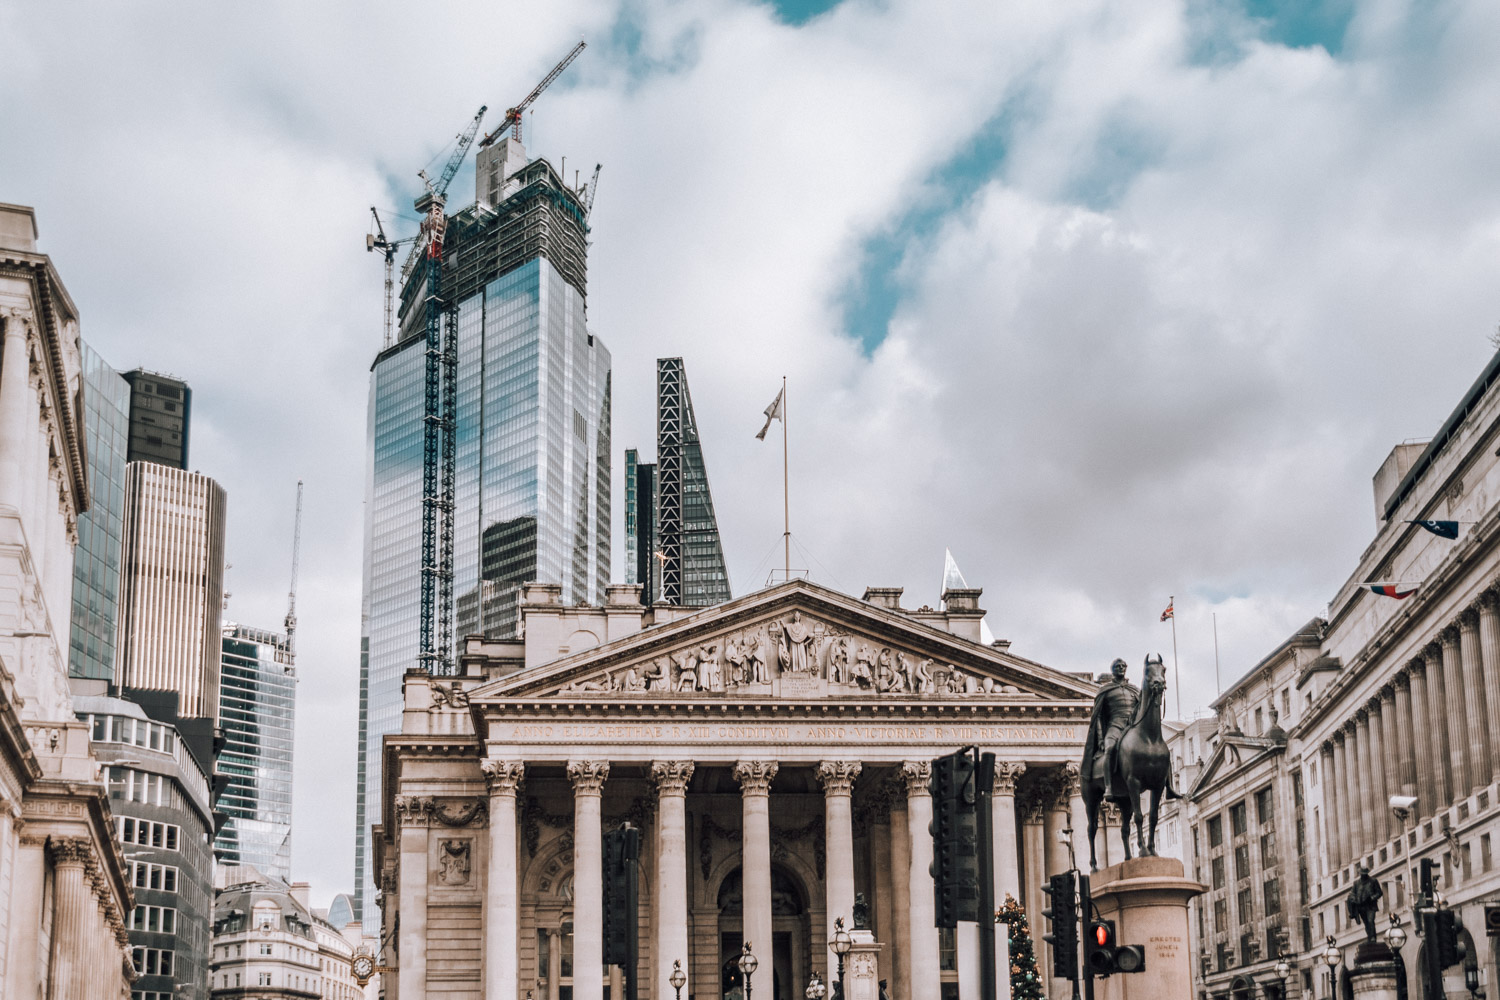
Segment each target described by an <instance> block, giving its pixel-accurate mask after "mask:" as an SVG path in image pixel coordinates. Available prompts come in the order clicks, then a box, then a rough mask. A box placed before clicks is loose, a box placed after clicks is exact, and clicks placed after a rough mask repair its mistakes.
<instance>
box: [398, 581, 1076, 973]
mask: <svg viewBox="0 0 1500 1000" xmlns="http://www.w3.org/2000/svg"><path fill="white" fill-rule="evenodd" d="M970 593H971V594H972V595H973V596H972V597H967V599H968V601H969V603H970V607H973V605H974V604H976V603H977V601H975V600H974V599H975V598H977V592H970ZM529 596H535V595H529ZM866 596H867V598H868V597H869V596H870V595H869V593H867V595H866ZM966 596H967V595H965V594H956V595H954V594H952V592H950V600H949V606H950V608H953V609H954V610H956V611H961V612H962V611H967V610H969V609H968V608H963V607H962V603H963V601H964V600H965V599H966ZM955 605H957V607H955ZM549 610H550V609H548V608H541V609H538V607H536V602H532V603H528V605H527V606H526V608H525V611H526V613H527V615H528V619H527V620H528V631H527V635H528V642H527V645H528V646H529V645H530V644H531V643H532V642H534V641H537V640H541V639H543V638H544V637H545V636H546V635H547V633H548V626H547V625H539V626H533V625H532V624H531V623H532V622H537V621H545V620H546V618H547V617H548V611H549ZM567 610H568V611H570V612H572V611H577V610H578V609H567ZM975 610H977V608H975ZM980 614H982V612H980ZM793 615H795V616H796V624H797V626H799V627H798V628H797V629H787V628H786V627H785V624H784V623H786V622H789V621H791V620H792V616H793ZM957 617H959V618H960V620H961V621H964V622H967V621H970V620H972V621H973V622H974V623H975V625H976V627H977V618H973V617H972V615H962V614H961V615H959V616H957ZM574 624H576V623H574ZM947 624H948V622H947V620H946V617H945V613H943V612H931V611H923V612H907V611H903V610H900V609H899V608H897V607H891V606H886V605H880V604H876V603H874V602H872V601H870V600H868V599H867V600H864V601H859V600H855V599H853V598H850V597H847V596H846V595H841V594H836V593H835V592H832V591H828V590H826V589H824V588H820V587H817V586H816V585H813V584H809V583H806V582H802V581H795V582H793V583H790V584H784V585H782V586H780V587H776V588H772V589H771V590H768V591H763V592H761V593H759V594H755V595H750V596H749V597H746V598H742V599H740V600H739V601H735V602H730V603H729V604H726V605H721V606H719V607H716V608H709V609H705V610H702V611H699V612H696V613H695V614H692V615H684V616H682V617H681V618H680V619H679V620H675V621H669V622H662V623H661V624H658V625H656V626H655V627H647V628H645V629H638V630H636V631H634V632H632V633H629V634H627V635H624V636H621V637H620V638H618V639H616V640H613V641H605V642H603V643H600V644H598V645H595V646H591V647H589V648H588V649H586V650H583V651H580V652H577V653H570V654H567V655H565V656H564V657H562V658H559V659H556V660H553V661H544V662H538V663H536V664H535V665H534V666H530V667H525V666H520V664H521V663H524V661H525V660H529V659H530V658H531V655H530V654H531V650H530V649H527V650H525V651H522V650H520V649H515V648H502V647H514V646H519V645H520V644H499V643H483V642H480V641H479V640H470V642H469V644H468V647H467V655H466V656H465V657H464V665H465V673H464V676H463V677H461V678H457V679H452V680H450V679H437V678H426V677H424V676H420V675H412V676H409V677H408V680H407V695H406V712H405V725H404V727H403V732H402V733H401V734H400V735H399V736H391V737H387V743H386V746H387V752H386V775H385V786H386V789H387V795H388V796H389V801H390V805H391V808H390V810H389V811H388V812H387V813H386V815H389V816H392V817H394V818H395V819H396V821H397V824H399V825H393V826H392V827H390V828H387V829H386V830H383V831H380V835H379V836H378V838H377V839H378V842H379V844H380V850H379V853H378V859H379V862H380V864H381V869H382V873H383V878H382V885H383V887H386V892H385V893H384V897H383V899H382V905H383V908H384V912H385V919H386V921H387V923H388V924H390V923H392V922H393V920H394V917H395V915H396V913H397V912H399V913H400V926H401V933H400V941H401V947H400V955H399V958H398V962H399V967H400V969H401V972H400V974H399V978H400V985H401V996H402V998H403V1000H409V998H411V997H417V996H426V995H428V993H429V992H433V993H436V992H437V991H436V990H435V987H436V985H437V978H436V977H438V976H441V977H442V979H443V982H444V984H445V985H444V993H445V995H448V994H451V995H463V996H473V997H476V998H477V997H481V996H482V997H485V998H487V1000H521V998H524V997H525V996H526V994H527V992H528V991H530V992H531V993H532V995H533V997H534V998H535V1000H602V998H603V997H605V996H609V997H610V998H611V1000H617V998H618V997H619V996H620V993H619V985H618V981H617V980H615V981H612V980H611V978H610V974H609V972H608V971H607V970H605V969H603V967H602V964H601V956H600V951H599V931H598V928H599V924H600V919H601V913H602V880H601V871H602V868H601V841H602V833H603V831H604V830H607V829H612V828H615V827H617V826H619V825H620V824H621V823H622V822H626V821H629V822H632V823H634V824H635V825H636V826H637V827H639V828H640V829H641V830H642V832H643V835H642V852H641V854H642V857H641V877H640V886H641V891H640V895H641V926H640V934H639V938H640V942H641V970H640V995H641V996H642V997H643V998H652V1000H655V998H662V997H666V998H672V997H674V992H673V990H672V987H671V986H670V984H669V976H670V975H671V972H672V968H673V962H674V961H680V962H681V963H682V969H683V971H684V973H685V974H686V975H687V985H686V986H684V987H683V989H682V996H683V997H684V998H688V997H695V998H698V1000H705V998H710V997H712V998H718V997H722V996H723V995H724V994H725V993H726V992H728V991H730V990H731V989H733V988H734V987H735V986H736V985H737V984H738V982H739V980H738V974H737V972H733V971H732V966H733V960H734V959H735V958H736V957H737V956H738V955H739V952H740V948H741V945H742V943H744V942H745V941H749V942H750V944H751V947H752V949H753V950H754V952H755V954H756V956H757V958H758V959H759V970H758V971H757V972H756V974H755V979H754V987H755V995H756V996H757V997H763V998H766V1000H793V998H797V997H801V996H802V991H803V988H804V987H805V986H806V984H807V981H808V977H809V976H810V974H811V973H812V972H813V971H817V972H818V973H819V974H820V975H821V976H822V977H823V978H824V980H825V981H828V980H829V978H830V972H831V970H830V968H829V965H830V961H829V959H830V954H829V950H828V946H827V942H828V940H829V935H830V933H831V927H832V924H833V920H834V919H835V918H836V917H843V918H844V920H845V923H846V924H852V916H853V908H854V901H855V896H856V894H862V895H863V896H864V897H865V899H866V901H867V902H868V904H869V909H870V913H871V921H870V922H871V928H870V929H871V931H872V932H873V933H874V935H875V937H876V939H877V940H878V941H879V942H880V943H881V945H882V946H883V952H882V957H881V976H882V978H885V979H887V980H888V982H889V984H890V990H889V992H890V995H891V996H892V997H893V998H906V997H910V998H912V1000H939V998H940V997H941V996H942V987H943V983H944V982H945V981H948V980H953V979H956V970H954V969H953V968H952V964H953V963H952V947H953V945H952V941H951V938H948V937H945V936H942V935H940V934H939V933H938V931H937V929H936V928H934V927H933V887H932V878H931V875H930V874H929V872H928V865H929V863H930V861H931V839H930V836H929V835H928V831H927V823H928V821H929V819H930V816H931V800H930V798H929V793H928V790H927V781H928V778H929V761H930V760H931V759H932V758H933V757H935V756H938V755H940V754H944V753H948V752H951V751H952V750H954V749H956V748H958V747H962V746H968V745H977V746H979V747H981V748H982V749H984V750H989V751H993V752H995V753H996V754H997V756H998V757H999V759H1000V761H1001V762H1002V766H1001V767H1000V769H999V770H1000V779H999V780H998V781H997V788H996V795H995V804H994V814H995V817H996V819H997V821H998V830H999V832H998V833H997V836H996V838H995V840H996V881H997V888H998V889H999V890H1000V891H1001V892H1002V893H1004V892H1009V893H1012V894H1019V895H1021V896H1022V897H1023V898H1024V899H1025V901H1026V903H1027V905H1028V907H1029V908H1032V909H1035V908H1038V907H1039V904H1037V903H1036V901H1035V896H1036V893H1035V890H1034V889H1031V890H1029V891H1028V889H1029V887H1030V886H1031V884H1032V883H1040V881H1041V878H1042V877H1043V874H1044V872H1045V871H1047V870H1050V869H1049V867H1048V866H1049V861H1055V860H1056V858H1055V857H1049V855H1050V854H1051V852H1053V850H1054V848H1053V847H1052V846H1051V844H1050V842H1051V841H1055V839H1056V838H1055V836H1054V837H1050V838H1048V837H1045V836H1044V835H1043V827H1044V824H1048V823H1050V822H1051V821H1052V818H1053V817H1057V816H1066V815H1068V814H1069V813H1070V811H1071V810H1073V809H1074V807H1075V801H1074V800H1075V799H1076V795H1077V783H1076V774H1077V769H1076V766H1075V764H1074V762H1075V761H1076V760H1077V758H1078V756H1079V752H1080V749H1081V746H1082V742H1083V737H1084V733H1085V729H1086V726H1087V721H1088V713H1089V710H1090V707H1091V704H1092V696H1093V695H1092V693H1093V689H1094V686H1093V684H1092V683H1091V682H1089V681H1087V680H1083V679H1080V678H1077V677H1073V676H1071V675H1067V674H1062V673H1058V672H1056V671H1053V670H1050V669H1048V668H1046V667H1042V666H1040V665H1038V664H1034V663H1030V662H1029V661H1025V660H1020V659H1019V658H1016V657H1012V656H1010V655H1009V653H1008V651H1007V650H1005V649H1003V648H1001V647H1000V646H998V645H997V646H987V645H980V644H978V643H977V642H975V641H973V640H971V639H969V638H967V637H966V636H963V635H954V634H953V633H952V632H951V631H948V630H947V628H945V627H943V626H946V625H947ZM578 631H580V630H579V629H572V630H571V631H570V632H568V636H567V638H568V639H570V640H572V641H576V639H572V637H573V636H575V635H576V633H577V632H578ZM799 636H800V637H801V638H798V637H799ZM793 643H797V644H800V645H801V646H802V653H801V655H800V656H793V655H791V653H792V650H791V649H790V648H789V647H790V646H791V645H792V644H793ZM575 648H576V647H575ZM747 653H749V654H751V655H750V657H747V656H746V654H747ZM935 654H939V655H935ZM756 656H759V657H763V662H762V663H761V664H760V670H759V671H758V670H757V664H755V663H754V662H750V663H746V662H745V661H746V659H747V658H748V659H753V658H754V657H756ZM511 663H514V664H516V665H517V666H520V669H514V668H512V669H511V670H510V671H507V669H506V668H507V666H508V665H509V664H511ZM793 665H797V666H798V667H799V669H797V670H795V671H794V670H792V669H791V668H792V666H793ZM653 675H658V676H656V677H655V683H657V684H658V685H659V686H658V687H657V689H655V690H652V689H651V688H650V686H649V685H650V684H651V683H652V682H653V680H652V679H651V678H652V677H653ZM684 676H688V677H690V678H691V679H690V680H689V681H688V682H686V684H684V682H683V680H682V678H683V677H684ZM757 676H759V677H766V676H769V681H765V680H761V681H757V680H756V678H757ZM715 678H717V682H716V681H715ZM716 683H717V689H715V684H716ZM684 687H686V689H682V688H684ZM882 688H883V690H882ZM476 802H482V803H484V805H485V808H484V809H482V810H480V809H477V808H473V807H472V805H471V804H472V803H476ZM1033 827H1035V828H1036V829H1035V830H1034V831H1033V829H1032V828H1033ZM398 838H399V839H398ZM398 843H399V845H400V846H399V848H397V847H396V845H397V844H398ZM1080 846H1081V836H1080ZM424 857H425V858H426V861H427V864H426V867H425V870H424V871H423V872H422V873H421V874H420V876H419V875H418V874H417V873H416V872H414V871H412V870H411V866H413V865H420V864H421V863H422V859H423V858H424ZM456 859H462V860H461V862H460V861H459V860H456ZM419 881H421V882H424V883H425V884H423V885H418V882H419ZM1001 898H1003V895H1002V897H1001ZM414 908H420V909H421V911H422V912H421V913H417V912H409V911H412V910H413V909H414ZM414 926H420V927H422V928H424V929H423V931H422V932H421V933H409V932H408V929H409V928H411V927H414ZM481 940H482V941H483V946H482V947H481V946H480V941H481ZM469 942H472V944H471V943H469ZM507 944H509V947H507ZM439 951H440V952H441V953H442V954H443V956H444V957H443V960H442V961H441V962H434V961H433V956H434V954H435V953H436V952H439ZM419 953H420V954H419ZM389 964H398V963H396V962H392V963H389ZM418 969H420V970H421V972H420V973H418V972H417V971H416V970H418ZM440 970H441V971H440ZM470 984H471V985H470ZM481 986H482V988H481Z"/></svg>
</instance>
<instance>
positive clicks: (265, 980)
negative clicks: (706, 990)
mask: <svg viewBox="0 0 1500 1000" xmlns="http://www.w3.org/2000/svg"><path fill="white" fill-rule="evenodd" d="M260 985H261V986H270V985H271V974H270V973H269V972H262V973H261V974H260ZM751 985H754V984H753V983H752V984H751Z"/></svg>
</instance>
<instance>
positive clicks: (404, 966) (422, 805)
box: [396, 795, 598, 1000]
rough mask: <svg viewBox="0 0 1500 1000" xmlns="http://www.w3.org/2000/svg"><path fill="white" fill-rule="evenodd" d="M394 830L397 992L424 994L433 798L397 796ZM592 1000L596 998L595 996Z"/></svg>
mask: <svg viewBox="0 0 1500 1000" xmlns="http://www.w3.org/2000/svg"><path fill="white" fill-rule="evenodd" d="M396 817H397V819H396V822H397V823H398V824H399V825H400V827H399V829H398V830H397V831H396V836H397V842H398V843H399V844H400V851H401V861H400V864H401V869H400V880H399V882H398V883H397V887H396V891H397V893H398V894H399V899H400V911H399V914H400V915H399V918H398V919H399V920H400V923H401V929H400V932H399V935H398V937H397V941H398V942H399V947H398V948H397V949H396V950H397V951H398V952H399V954H400V956H401V961H400V963H399V966H400V971H399V972H398V973H397V974H396V976H397V979H396V981H397V984H398V987H399V989H400V995H401V996H404V997H425V996H426V995H427V882H428V879H429V878H430V877H431V872H429V871H428V870H427V825H428V823H429V822H430V821H431V817H432V799H430V798H426V797H418V796H411V795H398V796H396ZM595 1000H598V998H597V997H596V998H595Z"/></svg>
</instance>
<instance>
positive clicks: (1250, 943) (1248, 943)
mask: <svg viewBox="0 0 1500 1000" xmlns="http://www.w3.org/2000/svg"><path fill="white" fill-rule="evenodd" d="M1254 961H1255V938H1254V937H1253V936H1252V935H1250V934H1241V935H1240V964H1241V965H1249V964H1250V963H1251V962H1254Z"/></svg>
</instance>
